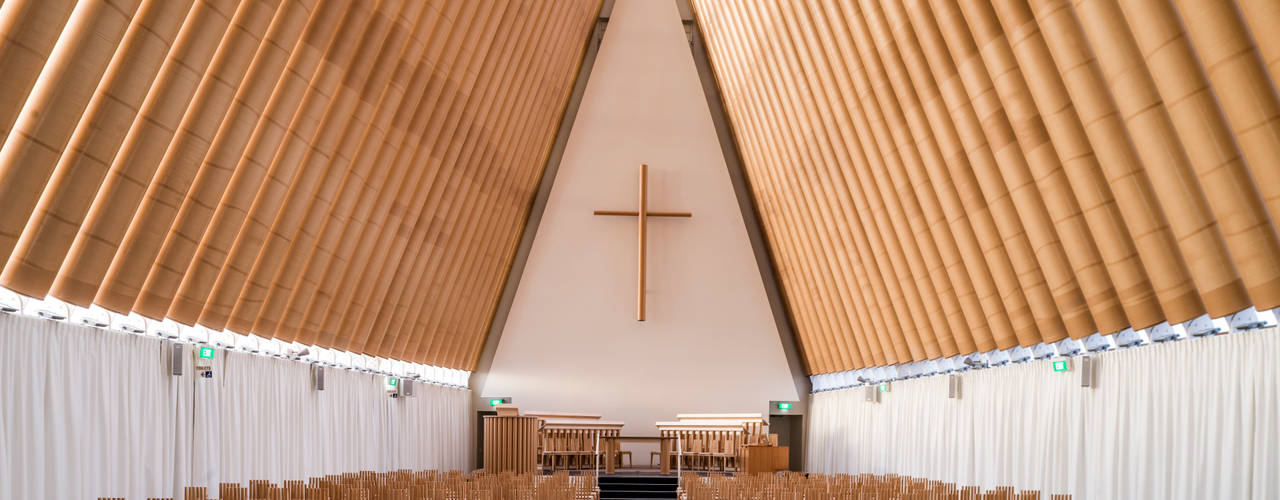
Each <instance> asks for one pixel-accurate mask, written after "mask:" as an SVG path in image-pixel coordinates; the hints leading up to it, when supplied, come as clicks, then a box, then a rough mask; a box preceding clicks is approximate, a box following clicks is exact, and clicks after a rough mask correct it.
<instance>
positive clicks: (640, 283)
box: [595, 165, 693, 321]
mask: <svg viewBox="0 0 1280 500" xmlns="http://www.w3.org/2000/svg"><path fill="white" fill-rule="evenodd" d="M595 214H596V215H621V216H628V217H639V218H640V251H639V256H640V265H639V276H638V279H637V280H636V321H644V294H645V286H644V284H645V253H646V251H645V248H646V247H647V245H646V242H647V235H648V233H649V229H648V225H649V222H648V218H649V217H693V214H692V213H689V212H650V211H649V166H648V165H640V209H639V210H596V211H595Z"/></svg>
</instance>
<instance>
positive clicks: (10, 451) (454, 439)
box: [0, 314, 471, 499]
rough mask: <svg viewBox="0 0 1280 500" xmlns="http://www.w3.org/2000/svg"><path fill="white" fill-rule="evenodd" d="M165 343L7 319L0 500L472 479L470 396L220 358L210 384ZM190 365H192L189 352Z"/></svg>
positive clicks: (0, 367) (1, 351)
mask: <svg viewBox="0 0 1280 500" xmlns="http://www.w3.org/2000/svg"><path fill="white" fill-rule="evenodd" d="M165 346H166V343H165V342H163V341H161V340H159V339H155V338H149V337H141V336H137V335H128V334H121V333H116V332H110V331H105V330H96V329H90V328H86V327H81V326H76V325H71V324H67V323H63V322H53V321H47V320H43V319H36V318H29V317H22V316H15V315H8V314H5V315H0V499H36V498H41V499H43V498H49V499H63V498H66V499H73V498H74V499H81V498H90V499H91V498H98V497H101V496H123V497H127V498H138V499H143V498H146V497H157V496H165V497H167V496H176V497H180V495H179V493H180V489H181V488H182V487H184V486H190V485H197V486H214V487H216V485H217V484H218V483H223V482H240V483H245V482H247V481H249V480H251V479H267V480H271V481H281V480H285V479H306V478H310V477H315V476H321V475H325V474H335V473H342V472H353V471H361V470H373V471H387V470H394V469H416V470H422V469H443V470H453V469H463V468H465V467H466V466H467V464H468V463H469V462H470V447H469V439H470V432H471V429H470V425H471V424H470V420H469V419H468V414H469V410H470V391H466V390H459V389H452V388H446V387H441V386H434V385H428V384H418V385H416V386H415V389H416V390H415V395H414V396H413V397H410V398H400V399H392V398H389V397H387V395H386V394H385V392H384V390H383V382H382V377H380V376H375V375H369V374H362V373H358V372H352V371H347V370H340V369H328V370H327V372H326V377H325V378H326V381H325V382H326V386H325V390H324V391H315V390H313V389H312V386H311V381H310V371H309V370H310V366H309V365H306V364H304V363H298V362H293V361H288V360H282V359H275V358H268V357H262V356H255V355H250V354H245V353H240V352H226V351H218V355H217V358H216V359H215V362H214V378H212V379H202V378H196V377H195V376H194V374H193V368H192V366H191V359H190V355H189V354H188V356H185V357H184V358H185V360H186V366H185V369H184V370H183V375H182V376H177V377H175V376H172V375H169V372H168V365H167V361H166V360H167V356H166V355H165ZM188 353H189V351H188Z"/></svg>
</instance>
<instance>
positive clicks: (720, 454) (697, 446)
mask: <svg viewBox="0 0 1280 500" xmlns="http://www.w3.org/2000/svg"><path fill="white" fill-rule="evenodd" d="M662 434H663V435H666V436H670V437H673V438H674V437H677V436H678V437H679V440H673V441H672V452H671V460H672V465H671V466H672V468H674V467H675V464H676V461H677V460H683V462H682V463H681V466H682V467H683V468H685V469H689V470H695V471H697V470H702V471H713V470H720V471H726V472H727V471H730V470H737V469H738V465H739V463H740V456H741V452H742V447H743V446H744V445H746V444H749V443H751V442H752V441H751V439H752V438H751V437H749V436H748V435H747V434H745V433H742V432H730V431H697V430H664V431H662ZM766 439H767V438H766ZM773 439H775V441H774V444H775V445H776V444H777V441H776V439H777V437H776V436H774V438H773ZM677 443H679V444H678V446H679V448H676V446H677ZM658 456H659V453H658V452H652V453H651V454H650V456H649V463H650V466H652V465H653V463H654V460H655V459H657V458H658Z"/></svg>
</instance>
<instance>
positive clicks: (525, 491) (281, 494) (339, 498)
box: [99, 471, 600, 500]
mask: <svg viewBox="0 0 1280 500" xmlns="http://www.w3.org/2000/svg"><path fill="white" fill-rule="evenodd" d="M210 493H211V492H210V491H209V490H208V489H206V488H205V487H194V486H193V487H188V488H186V489H185V491H184V492H183V497H181V498H180V499H178V500H208V499H209V494H210ZM217 493H218V495H217V497H218V498H219V499H220V500H452V499H479V500H598V499H599V498H600V490H599V488H598V487H597V486H596V481H595V476H593V475H589V474H583V475H575V476H570V475H569V474H568V473H567V472H560V473H556V474H552V475H541V474H510V473H504V474H489V473H485V472H473V473H470V474H463V473H461V472H456V471H455V472H439V471H397V472H384V473H377V472H355V473H349V474H341V475H329V476H325V477H321V478H312V479H310V480H308V481H306V482H305V483H304V482H303V481H285V482H284V483H281V484H275V483H271V482H268V481H250V482H249V484H248V486H245V485H242V484H226V483H224V484H221V485H219V486H218V488H217ZM99 500H125V499H123V498H115V497H101V498H100V499H99ZM148 500H174V499H172V498H157V499H148Z"/></svg>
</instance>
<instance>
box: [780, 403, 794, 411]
mask: <svg viewBox="0 0 1280 500" xmlns="http://www.w3.org/2000/svg"><path fill="white" fill-rule="evenodd" d="M778 409H779V410H790V409H791V403H778Z"/></svg>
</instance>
